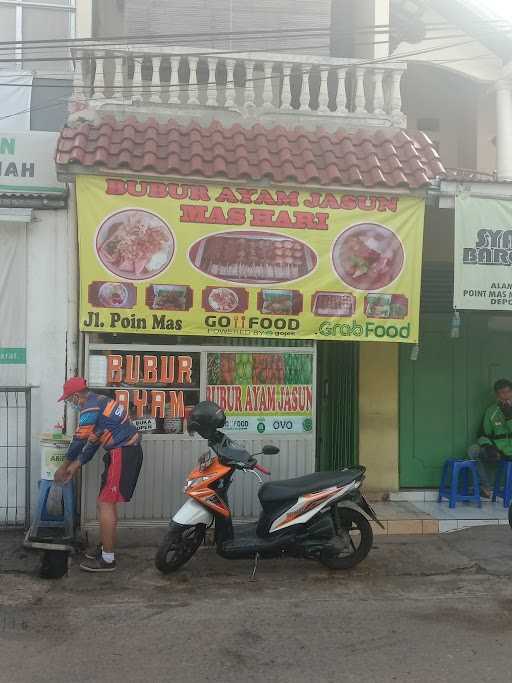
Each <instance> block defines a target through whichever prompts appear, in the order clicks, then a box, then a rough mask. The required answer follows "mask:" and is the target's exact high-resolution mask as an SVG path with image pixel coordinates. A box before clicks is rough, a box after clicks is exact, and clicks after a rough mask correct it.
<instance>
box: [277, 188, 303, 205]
mask: <svg viewBox="0 0 512 683" xmlns="http://www.w3.org/2000/svg"><path fill="white" fill-rule="evenodd" d="M276 204H280V205H281V206H299V193H298V192H283V191H282V190H278V191H277V192H276Z"/></svg>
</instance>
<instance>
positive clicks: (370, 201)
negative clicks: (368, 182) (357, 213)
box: [357, 195, 377, 211]
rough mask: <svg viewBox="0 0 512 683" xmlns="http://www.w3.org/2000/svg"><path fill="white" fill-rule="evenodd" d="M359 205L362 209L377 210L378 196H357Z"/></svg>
mask: <svg viewBox="0 0 512 683" xmlns="http://www.w3.org/2000/svg"><path fill="white" fill-rule="evenodd" d="M357 206H358V207H359V208H360V209H361V211H375V207H376V206H377V197H370V196H366V197H365V196H364V195H361V196H359V197H358V198H357Z"/></svg>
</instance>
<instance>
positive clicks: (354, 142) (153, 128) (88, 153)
mask: <svg viewBox="0 0 512 683" xmlns="http://www.w3.org/2000/svg"><path fill="white" fill-rule="evenodd" d="M56 162H57V167H58V169H59V171H60V172H65V173H67V174H71V175H79V174H80V172H82V173H83V172H84V169H87V172H88V173H91V172H92V173H97V174H104V173H106V172H109V171H110V172H113V171H117V172H118V173H122V172H123V171H125V172H126V171H131V172H135V173H138V174H143V173H146V174H159V175H162V176H172V175H177V176H184V177H187V176H192V177H198V176H199V177H202V178H215V179H220V178H226V179H227V180H238V181H240V180H244V179H245V180H252V181H263V180H267V181H269V182H274V183H289V184H298V185H317V186H329V187H353V186H359V187H363V188H382V189H392V188H396V189H409V190H416V189H420V188H423V187H426V186H428V185H429V183H430V182H431V181H432V180H434V179H435V178H437V177H439V176H441V175H444V173H445V170H444V167H443V165H442V163H441V161H440V159H439V155H438V153H437V151H436V149H435V147H434V145H433V144H432V142H431V141H430V140H429V138H428V137H427V136H426V135H425V134H424V133H421V132H418V131H414V132H412V131H405V130H396V129H391V128H389V129H382V128H381V129H378V130H372V129H361V130H357V131H347V130H344V129H343V128H340V129H338V130H337V131H336V132H334V133H331V132H328V131H326V130H324V129H322V128H317V129H315V130H306V129H305V128H302V127H299V128H293V129H290V128H285V127H283V126H275V127H272V128H266V127H264V126H262V125H261V124H256V125H253V126H251V127H247V128H246V127H243V126H241V125H240V124H236V125H233V126H231V127H229V128H226V127H225V126H223V125H222V124H221V123H219V122H218V121H214V122H213V123H212V124H211V125H209V126H207V127H203V126H200V125H199V124H198V123H196V122H192V123H190V124H189V125H183V124H180V123H178V122H176V121H174V120H170V121H166V122H159V121H157V120H156V119H151V118H150V119H147V120H146V121H139V120H137V119H135V118H134V117H130V118H127V119H125V120H122V121H121V120H117V119H116V118H114V117H113V116H109V117H105V118H104V119H103V120H102V121H100V122H99V123H98V124H96V125H93V124H90V123H83V124H81V125H79V126H77V127H66V128H64V129H63V130H62V131H61V134H60V137H59V140H58V144H57V154H56Z"/></svg>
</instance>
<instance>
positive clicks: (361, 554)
mask: <svg viewBox="0 0 512 683" xmlns="http://www.w3.org/2000/svg"><path fill="white" fill-rule="evenodd" d="M335 514H337V515H338V523H339V530H338V534H337V536H338V537H339V538H340V539H342V540H344V541H345V543H346V545H347V549H346V551H343V552H340V553H338V554H333V552H332V550H331V551H328V550H324V551H322V553H321V554H320V562H321V563H322V564H323V565H325V566H326V567H329V569H352V567H355V566H356V564H359V562H362V561H363V560H364V559H365V557H366V556H367V555H368V553H369V552H370V550H371V547H372V545H373V531H372V527H371V525H370V522H369V521H368V520H367V519H366V517H365V516H364V515H363V514H361V513H360V512H358V511H357V510H354V509H352V508H343V507H339V508H338V509H337V510H336V511H335Z"/></svg>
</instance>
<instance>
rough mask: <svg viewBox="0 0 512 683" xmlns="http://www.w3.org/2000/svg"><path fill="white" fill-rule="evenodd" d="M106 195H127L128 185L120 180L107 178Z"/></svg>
mask: <svg viewBox="0 0 512 683" xmlns="http://www.w3.org/2000/svg"><path fill="white" fill-rule="evenodd" d="M105 193H106V194H116V195H119V194H126V183H125V182H124V180H120V179H119V178H107V188H106V190H105Z"/></svg>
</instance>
